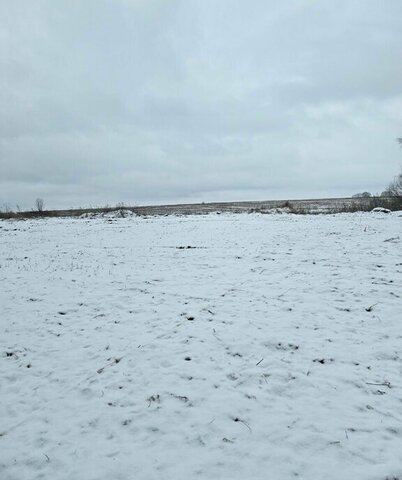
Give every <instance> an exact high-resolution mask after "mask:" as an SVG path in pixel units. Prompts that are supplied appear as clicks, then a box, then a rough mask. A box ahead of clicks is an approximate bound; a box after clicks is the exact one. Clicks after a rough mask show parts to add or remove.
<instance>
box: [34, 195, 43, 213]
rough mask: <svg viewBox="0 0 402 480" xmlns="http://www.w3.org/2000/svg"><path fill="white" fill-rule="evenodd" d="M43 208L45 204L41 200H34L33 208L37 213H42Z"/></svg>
mask: <svg viewBox="0 0 402 480" xmlns="http://www.w3.org/2000/svg"><path fill="white" fill-rule="evenodd" d="M44 206H45V202H44V201H43V198H37V199H36V200H35V208H36V210H38V212H43V208H44Z"/></svg>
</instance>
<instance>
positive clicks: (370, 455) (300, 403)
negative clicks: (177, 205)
mask: <svg viewBox="0 0 402 480" xmlns="http://www.w3.org/2000/svg"><path fill="white" fill-rule="evenodd" d="M401 237H402V214H401V212H399V213H392V214H388V215H386V214H373V213H372V214H340V215H335V216H294V215H287V214H284V215H257V214H256V215H245V214H244V215H209V216H193V217H163V218H148V219H143V218H137V217H134V218H121V219H111V218H109V219H108V218H96V219H83V218H81V219H49V220H32V221H25V222H21V221H18V222H10V221H3V222H0V315H1V316H0V400H1V401H0V479H1V480H36V479H45V480H48V479H49V480H154V479H155V480H184V479H185V480H189V479H203V480H207V479H208V480H212V479H228V480H229V479H230V480H234V479H242V480H243V479H247V480H248V479H250V480H259V479H261V480H270V479H272V480H280V479H294V478H299V479H306V480H315V479H317V480H318V479H319V480H323V479H325V480H328V479H330V480H331V479H333V480H343V479H351V480H360V479H364V480H385V479H394V478H399V479H401V478H402V243H401ZM183 247H184V248H183ZM188 247H191V248H188Z"/></svg>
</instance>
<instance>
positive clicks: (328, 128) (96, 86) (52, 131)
mask: <svg viewBox="0 0 402 480" xmlns="http://www.w3.org/2000/svg"><path fill="white" fill-rule="evenodd" d="M401 17H402V4H401V2H400V1H399V0H388V1H387V2H382V1H378V0H369V1H368V2H365V4H364V8H363V7H362V2H360V1H357V0H342V1H340V2H332V1H329V0H321V1H317V0H299V1H294V0H292V1H290V0H286V1H283V2H276V1H275V2H274V1H270V0H269V1H267V0H253V1H251V2H244V1H242V0H221V1H219V2H216V1H213V0H203V1H201V0H186V1H184V0H146V1H145V0H114V1H112V0H96V1H95V0H87V1H85V2H82V1H78V0H69V1H67V0H60V1H58V2H53V1H51V0H37V1H35V2H26V1H25V0H14V1H13V2H7V1H6V0H0V71H1V75H0V102H1V109H0V205H1V204H2V203H4V202H9V203H18V204H20V205H22V206H25V207H30V206H31V205H32V204H33V200H34V198H35V197H37V196H42V197H44V198H45V199H46V203H47V205H48V206H49V207H51V206H54V207H64V206H73V205H89V204H97V205H100V204H104V203H113V202H117V201H126V202H128V203H133V202H137V203H145V202H150V203H157V202H164V201H166V202H173V201H179V200H205V201H207V200H211V201H212V200H215V199H216V200H231V199H236V200H239V199H242V198H247V199H252V198H256V199H257V198H258V199H261V198H287V197H301V196H303V197H312V196H315V195H322V196H333V195H349V194H352V193H355V192H356V191H360V190H367V189H368V190H372V191H373V192H376V191H380V190H381V189H382V188H383V187H384V186H385V185H386V183H387V182H388V180H390V178H391V177H392V176H393V175H394V174H395V173H396V172H397V170H398V168H399V167H398V166H399V164H400V162H401V152H400V150H398V148H397V145H396V143H395V142H394V139H395V137H397V136H400V135H401V134H402V108H401V107H402V91H401V85H402V62H400V46H401V45H402V31H401V29H400V28H399V27H400V18H401Z"/></svg>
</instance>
